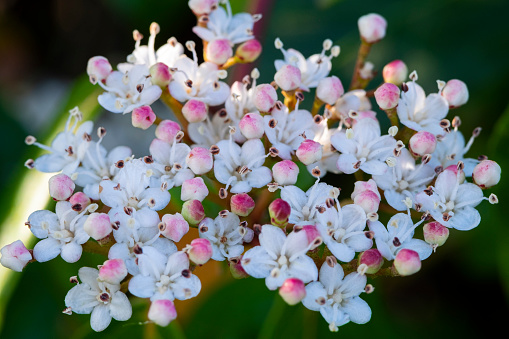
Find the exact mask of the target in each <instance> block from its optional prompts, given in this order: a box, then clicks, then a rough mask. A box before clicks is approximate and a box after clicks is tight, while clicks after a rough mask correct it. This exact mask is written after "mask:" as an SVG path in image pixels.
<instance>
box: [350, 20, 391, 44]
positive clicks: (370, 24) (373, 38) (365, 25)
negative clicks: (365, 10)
mask: <svg viewBox="0 0 509 339" xmlns="http://www.w3.org/2000/svg"><path fill="white" fill-rule="evenodd" d="M357 24H358V26H359V33H360V35H361V38H362V39H363V40H364V41H366V42H369V43H371V44H372V43H375V42H378V41H380V40H382V39H383V38H384V37H385V30H386V29H387V21H385V19H384V18H383V17H382V16H381V15H379V14H375V13H371V14H367V15H363V16H361V17H360V18H359V20H358V21H357Z"/></svg>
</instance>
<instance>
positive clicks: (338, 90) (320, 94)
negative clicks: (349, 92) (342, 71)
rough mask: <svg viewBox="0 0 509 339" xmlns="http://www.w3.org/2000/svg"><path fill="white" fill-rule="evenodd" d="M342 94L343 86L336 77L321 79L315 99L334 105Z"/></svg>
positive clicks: (343, 91)
mask: <svg viewBox="0 0 509 339" xmlns="http://www.w3.org/2000/svg"><path fill="white" fill-rule="evenodd" d="M344 93H345V89H344V88H343V84H342V83H341V80H339V78H338V77H336V76H331V77H327V78H323V79H322V80H320V82H319V83H318V86H317V87H316V96H317V98H318V99H320V100H322V101H323V102H325V103H326V104H329V105H334V104H335V103H336V101H337V100H338V99H339V98H340V97H341V96H342V95H343V94H344Z"/></svg>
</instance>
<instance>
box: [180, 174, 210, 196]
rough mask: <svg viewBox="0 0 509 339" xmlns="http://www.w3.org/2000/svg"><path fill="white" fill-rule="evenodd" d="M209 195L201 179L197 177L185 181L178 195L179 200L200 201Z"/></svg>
mask: <svg viewBox="0 0 509 339" xmlns="http://www.w3.org/2000/svg"><path fill="white" fill-rule="evenodd" d="M207 195H209V189H208V188H207V185H205V182H204V181H203V179H202V178H200V177H197V178H193V179H187V180H186V181H184V182H183V183H182V191H181V193H180V200H182V201H187V200H192V199H196V200H200V201H203V199H205V198H206V197H207Z"/></svg>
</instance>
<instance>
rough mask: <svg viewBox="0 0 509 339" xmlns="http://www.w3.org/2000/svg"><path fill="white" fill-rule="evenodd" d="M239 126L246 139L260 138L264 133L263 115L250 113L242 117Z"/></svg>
mask: <svg viewBox="0 0 509 339" xmlns="http://www.w3.org/2000/svg"><path fill="white" fill-rule="evenodd" d="M271 87H272V86H271ZM239 128H240V132H241V133H242V134H243V135H244V136H245V137H246V139H260V138H261V137H262V136H263V133H264V123H263V117H262V116H261V115H260V114H258V113H248V114H246V115H244V116H243V117H242V119H240V122H239Z"/></svg>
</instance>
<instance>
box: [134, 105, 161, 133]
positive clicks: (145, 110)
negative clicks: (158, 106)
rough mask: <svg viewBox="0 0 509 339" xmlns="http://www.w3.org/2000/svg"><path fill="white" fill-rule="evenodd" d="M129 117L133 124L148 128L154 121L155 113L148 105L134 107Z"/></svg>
mask: <svg viewBox="0 0 509 339" xmlns="http://www.w3.org/2000/svg"><path fill="white" fill-rule="evenodd" d="M131 117H132V123H133V126H134V127H138V128H141V129H147V128H149V127H150V126H152V124H153V123H154V121H156V115H155V113H154V111H153V110H152V108H151V107H150V106H141V107H137V108H135V109H134V110H133V112H132V114H131Z"/></svg>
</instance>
